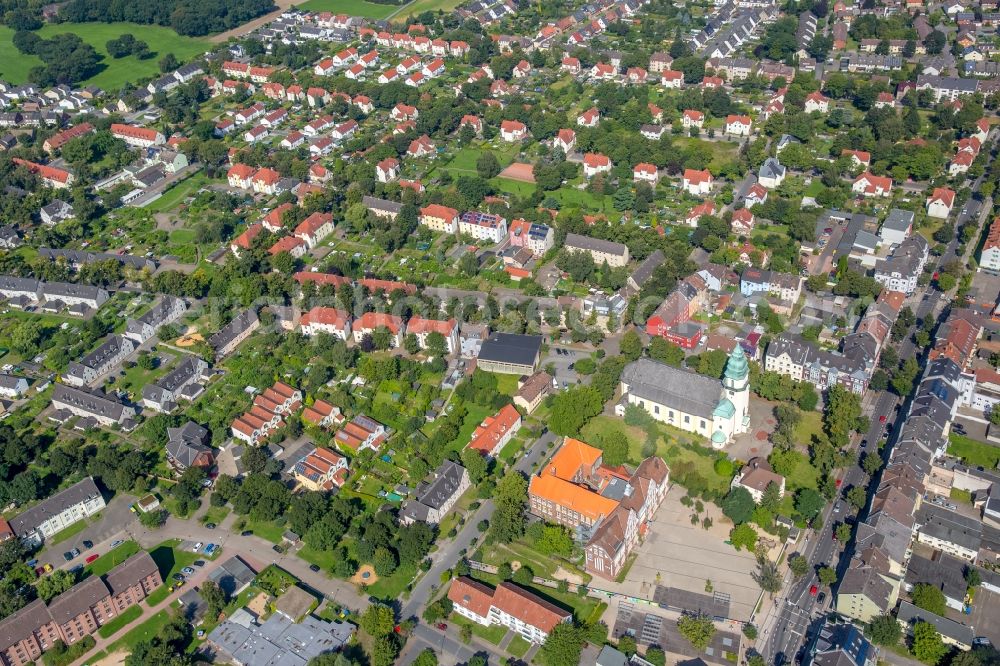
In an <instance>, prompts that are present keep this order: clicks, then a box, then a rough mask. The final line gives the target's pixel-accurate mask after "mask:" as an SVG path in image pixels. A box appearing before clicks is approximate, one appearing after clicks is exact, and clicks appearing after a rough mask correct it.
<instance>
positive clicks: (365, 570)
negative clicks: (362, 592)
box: [351, 564, 378, 585]
mask: <svg viewBox="0 0 1000 666" xmlns="http://www.w3.org/2000/svg"><path fill="white" fill-rule="evenodd" d="M377 580H378V576H377V575H376V574H375V567H373V566H372V565H370V564H362V565H361V566H360V567H359V568H358V572H357V573H356V574H354V575H353V576H351V582H352V583H354V584H355V585H371V584H372V583H374V582H376V581H377Z"/></svg>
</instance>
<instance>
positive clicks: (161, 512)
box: [139, 509, 170, 530]
mask: <svg viewBox="0 0 1000 666" xmlns="http://www.w3.org/2000/svg"><path fill="white" fill-rule="evenodd" d="M169 517H170V512H168V511H167V510H166V509H153V510H152V511H143V512H142V513H140V514H139V524H140V525H142V526H143V527H145V528H147V529H151V530H155V529H159V528H161V527H163V525H164V524H166V522H167V518H169Z"/></svg>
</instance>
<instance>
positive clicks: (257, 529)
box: [243, 520, 285, 543]
mask: <svg viewBox="0 0 1000 666" xmlns="http://www.w3.org/2000/svg"><path fill="white" fill-rule="evenodd" d="M243 529H244V530H250V531H251V532H253V533H254V534H256V535H257V536H259V537H260V538H261V539H265V540H267V541H270V542H271V543H281V535H282V534H284V533H285V527H284V525H279V524H277V523H274V522H271V523H259V522H255V521H252V520H248V521H246V525H244V527H243Z"/></svg>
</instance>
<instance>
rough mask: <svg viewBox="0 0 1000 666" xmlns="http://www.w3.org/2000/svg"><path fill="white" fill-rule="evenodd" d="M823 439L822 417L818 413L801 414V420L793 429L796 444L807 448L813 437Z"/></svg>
mask: <svg viewBox="0 0 1000 666" xmlns="http://www.w3.org/2000/svg"><path fill="white" fill-rule="evenodd" d="M814 436H815V437H824V436H825V435H824V434H823V415H822V414H820V413H819V412H802V420H801V421H799V425H798V426H796V428H795V439H796V442H795V443H796V444H799V445H801V446H809V445H810V444H812V441H813V437H814Z"/></svg>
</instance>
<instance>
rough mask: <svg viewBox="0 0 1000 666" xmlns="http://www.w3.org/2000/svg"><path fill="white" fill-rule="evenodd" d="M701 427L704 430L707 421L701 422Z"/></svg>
mask: <svg viewBox="0 0 1000 666" xmlns="http://www.w3.org/2000/svg"><path fill="white" fill-rule="evenodd" d="M701 427H702V429H704V428H705V419H702V420H701Z"/></svg>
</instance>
